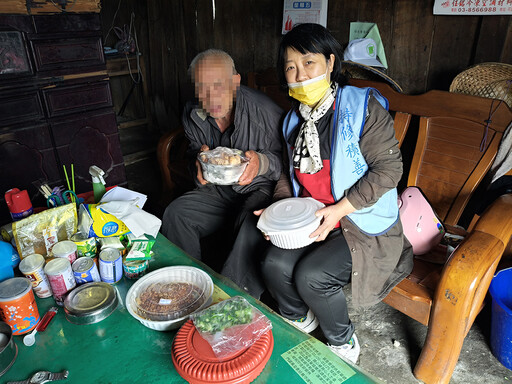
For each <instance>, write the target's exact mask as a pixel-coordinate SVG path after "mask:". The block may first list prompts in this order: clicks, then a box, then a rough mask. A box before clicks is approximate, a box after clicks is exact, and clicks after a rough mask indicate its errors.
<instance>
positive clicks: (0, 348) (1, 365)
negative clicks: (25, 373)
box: [0, 321, 18, 376]
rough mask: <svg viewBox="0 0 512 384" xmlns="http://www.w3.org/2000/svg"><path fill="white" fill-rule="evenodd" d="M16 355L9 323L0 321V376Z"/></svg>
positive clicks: (16, 351) (11, 363)
mask: <svg viewBox="0 0 512 384" xmlns="http://www.w3.org/2000/svg"><path fill="white" fill-rule="evenodd" d="M17 355H18V346H17V345H16V343H15V342H14V339H13V338H12V329H11V327H10V326H9V324H7V323H5V322H3V321H0V376H2V375H3V374H4V373H5V372H7V371H8V370H9V368H11V366H12V365H13V364H14V361H15V360H16V356H17Z"/></svg>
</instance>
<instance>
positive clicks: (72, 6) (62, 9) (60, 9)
mask: <svg viewBox="0 0 512 384" xmlns="http://www.w3.org/2000/svg"><path fill="white" fill-rule="evenodd" d="M50 2H51V3H52V4H53V5H54V7H55V8H57V9H58V10H59V11H61V12H71V10H72V9H73V8H74V6H75V4H76V0H73V4H71V8H69V9H64V7H61V6H59V5H58V4H56V3H55V1H53V0H50ZM65 4H67V1H65Z"/></svg>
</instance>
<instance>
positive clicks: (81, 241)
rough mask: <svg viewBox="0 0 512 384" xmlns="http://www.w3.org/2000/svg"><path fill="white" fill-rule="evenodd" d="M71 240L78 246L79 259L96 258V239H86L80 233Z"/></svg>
mask: <svg viewBox="0 0 512 384" xmlns="http://www.w3.org/2000/svg"><path fill="white" fill-rule="evenodd" d="M70 240H71V241H72V242H73V243H75V244H76V253H77V257H83V256H85V257H95V256H96V252H97V246H96V238H95V237H89V238H85V237H84V236H83V235H82V234H80V233H75V234H74V235H73V236H71V238H70Z"/></svg>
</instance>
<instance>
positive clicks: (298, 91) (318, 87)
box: [288, 73, 330, 105]
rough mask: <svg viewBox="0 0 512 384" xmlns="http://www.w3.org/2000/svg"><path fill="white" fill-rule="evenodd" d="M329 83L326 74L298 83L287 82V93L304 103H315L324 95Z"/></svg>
mask: <svg viewBox="0 0 512 384" xmlns="http://www.w3.org/2000/svg"><path fill="white" fill-rule="evenodd" d="M329 87H330V84H329V82H328V81H327V77H326V74H325V73H324V74H323V75H320V76H317V77H314V78H312V79H309V80H306V81H301V82H299V83H288V94H289V95H290V96H291V97H293V98H294V99H295V100H298V101H300V102H301V103H303V104H306V105H315V104H316V103H318V102H319V101H320V99H321V98H322V97H323V96H324V95H325V92H327V90H328V89H329Z"/></svg>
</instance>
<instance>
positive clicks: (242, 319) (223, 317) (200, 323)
mask: <svg viewBox="0 0 512 384" xmlns="http://www.w3.org/2000/svg"><path fill="white" fill-rule="evenodd" d="M252 309H253V308H252V306H251V305H250V304H249V303H248V302H247V301H246V300H245V299H244V298H242V297H234V298H233V299H229V300H225V301H222V302H220V303H219V304H217V305H213V306H211V307H210V308H207V309H205V310H204V311H201V312H200V313H198V314H197V315H196V316H194V325H195V326H196V328H197V329H198V330H199V331H200V332H208V333H215V332H221V331H223V330H225V329H227V328H229V327H232V326H234V325H241V324H249V323H250V322H251V321H252V318H253V311H252Z"/></svg>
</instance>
